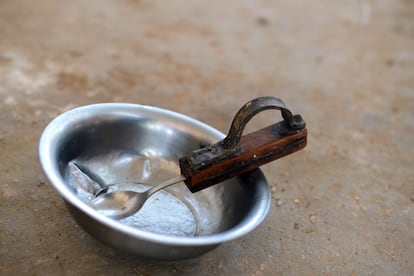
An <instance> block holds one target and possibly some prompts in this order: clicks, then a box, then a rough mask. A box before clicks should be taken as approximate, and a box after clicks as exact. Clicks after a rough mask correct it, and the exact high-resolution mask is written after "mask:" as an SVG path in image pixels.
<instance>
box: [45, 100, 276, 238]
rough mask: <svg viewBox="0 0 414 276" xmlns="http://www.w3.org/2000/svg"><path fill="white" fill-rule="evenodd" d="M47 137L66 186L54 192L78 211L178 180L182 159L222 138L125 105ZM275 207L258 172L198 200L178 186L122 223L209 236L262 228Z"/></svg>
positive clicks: (68, 117)
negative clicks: (112, 192)
mask: <svg viewBox="0 0 414 276" xmlns="http://www.w3.org/2000/svg"><path fill="white" fill-rule="evenodd" d="M44 135H49V136H54V137H53V141H54V142H53V143H50V152H49V155H50V156H51V157H50V159H51V160H50V162H51V163H52V164H55V165H56V166H55V167H56V171H55V172H53V173H54V174H56V175H57V178H58V179H61V181H60V182H61V184H62V185H57V184H54V185H55V187H56V188H57V189H58V190H59V192H60V193H61V194H62V195H63V197H64V198H65V199H66V200H68V201H69V202H70V204H72V205H74V206H75V207H79V208H84V205H85V204H86V205H87V202H88V200H90V198H91V197H92V194H93V192H95V191H96V190H97V189H99V188H101V187H103V186H105V185H108V184H113V183H123V184H120V185H119V186H118V187H119V189H126V190H137V191H142V190H145V189H147V188H148V187H150V186H152V185H155V184H157V183H161V182H163V181H165V180H168V179H170V178H172V177H175V176H178V175H179V174H180V168H179V165H178V159H179V158H180V157H182V156H184V155H186V154H188V153H189V152H191V151H192V150H194V149H197V148H200V147H202V146H204V145H206V144H209V143H214V142H216V141H218V140H219V139H221V138H222V137H223V135H222V134H221V133H219V132H218V131H216V130H214V129H212V128H210V127H208V126H206V125H205V124H202V123H200V122H198V121H195V120H192V119H191V118H188V117H185V116H183V115H180V114H177V113H174V112H170V111H166V110H163V109H157V108H149V107H143V106H137V105H123V104H118V105H114V104H113V105H102V104H101V105H99V106H94V108H89V109H88V108H83V109H82V108H81V109H77V110H73V111H71V112H69V113H68V114H65V115H64V116H63V117H62V116H60V118H58V119H57V121H54V122H52V123H51V124H50V125H49V127H48V129H47V130H46V131H45V134H44ZM52 167H53V166H52ZM47 170H48V169H47V168H45V171H46V173H47V174H49V176H50V175H51V174H53V173H51V172H49V173H48V172H47ZM49 170H50V168H49ZM49 178H52V179H53V177H49ZM51 182H52V183H53V182H54V181H53V180H52V181H51ZM55 182H56V181H55ZM57 182H59V181H57ZM136 182H138V183H141V184H134V183H136ZM73 195H75V197H73ZM269 201H270V199H269V191H268V187H267V183H266V181H265V179H264V177H263V175H262V174H261V172H260V171H258V170H256V171H253V172H251V173H247V174H244V175H243V176H240V177H236V178H233V179H231V180H228V181H225V182H223V183H220V184H217V185H215V186H213V187H210V188H207V189H204V190H202V191H199V192H197V193H191V192H190V191H189V190H188V189H187V187H186V186H185V184H184V183H180V184H176V185H173V186H171V187H169V188H167V189H166V190H165V191H160V192H158V193H156V194H155V195H153V196H152V197H151V198H150V199H149V200H148V202H147V203H146V204H145V205H144V207H143V209H141V211H140V212H138V213H137V214H135V215H133V216H131V217H129V218H126V219H123V220H120V221H119V222H116V223H122V224H124V225H127V226H129V227H131V228H135V229H139V230H142V231H147V232H151V233H156V234H159V235H166V236H176V237H197V236H209V235H215V234H217V233H222V232H226V231H232V229H243V228H246V227H248V226H249V225H251V224H256V223H258V222H259V221H260V220H262V219H263V218H264V216H265V215H266V213H267V209H268V202H269ZM266 208H267V209H266ZM93 215H94V216H95V215H96V216H99V215H100V214H98V213H96V214H93Z"/></svg>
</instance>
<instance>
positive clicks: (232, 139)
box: [222, 96, 305, 149]
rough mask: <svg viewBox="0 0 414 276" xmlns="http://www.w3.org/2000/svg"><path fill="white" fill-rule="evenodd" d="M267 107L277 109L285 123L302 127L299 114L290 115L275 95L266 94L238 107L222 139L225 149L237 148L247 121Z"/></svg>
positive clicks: (294, 126)
mask: <svg viewBox="0 0 414 276" xmlns="http://www.w3.org/2000/svg"><path fill="white" fill-rule="evenodd" d="M267 109H277V110H280V111H281V113H282V117H283V119H284V120H285V122H286V123H287V125H288V126H289V127H290V128H292V129H302V128H304V127H305V122H304V121H303V119H302V117H300V115H295V116H294V115H292V112H290V110H289V109H288V108H287V107H286V105H285V103H284V102H283V101H282V100H281V99H279V98H276V97H272V96H266V97H260V98H256V99H253V100H251V101H250V102H248V103H246V104H245V105H244V106H242V107H241V108H240V110H239V111H238V112H237V114H236V115H235V116H234V119H233V122H232V124H231V127H230V130H229V133H228V134H227V137H226V138H224V140H223V141H222V146H223V148H225V149H233V148H237V147H238V146H239V143H240V139H241V137H242V134H243V130H244V128H245V126H246V125H247V123H248V122H249V121H250V120H251V119H252V118H253V117H254V116H255V115H256V114H258V113H259V112H262V111H264V110H267Z"/></svg>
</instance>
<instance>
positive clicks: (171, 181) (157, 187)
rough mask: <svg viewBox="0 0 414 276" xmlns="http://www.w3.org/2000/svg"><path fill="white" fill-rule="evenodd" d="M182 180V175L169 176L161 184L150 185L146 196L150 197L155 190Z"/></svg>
mask: <svg viewBox="0 0 414 276" xmlns="http://www.w3.org/2000/svg"><path fill="white" fill-rule="evenodd" d="M184 180H185V177H184V176H182V175H180V176H177V177H175V178H171V179H170V180H167V181H165V182H163V183H161V184H158V185H155V186H154V187H152V188H151V189H149V190H148V192H147V197H150V196H151V195H152V194H153V193H155V192H157V191H159V190H161V189H164V188H166V187H168V186H171V185H174V184H177V183H180V182H182V181H184Z"/></svg>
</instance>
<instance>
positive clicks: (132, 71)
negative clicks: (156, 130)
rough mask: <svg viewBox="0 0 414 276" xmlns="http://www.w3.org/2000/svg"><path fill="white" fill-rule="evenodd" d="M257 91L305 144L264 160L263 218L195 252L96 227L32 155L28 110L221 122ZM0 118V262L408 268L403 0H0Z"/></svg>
mask: <svg viewBox="0 0 414 276" xmlns="http://www.w3.org/2000/svg"><path fill="white" fill-rule="evenodd" d="M267 94H271V95H275V96H279V97H281V98H282V99H284V100H285V102H286V103H287V105H288V106H289V107H291V108H292V110H293V111H294V112H297V113H300V114H302V115H303V117H304V118H305V120H306V121H307V124H308V130H309V144H308V146H307V148H306V149H305V150H303V151H301V152H299V153H297V154H294V155H291V156H289V157H286V158H283V159H281V160H279V161H277V162H274V163H271V164H268V165H266V166H264V167H263V171H264V172H265V174H266V176H267V178H268V181H269V185H270V186H271V191H272V197H273V204H272V207H271V211H270V213H269V215H268V217H267V218H266V220H265V221H264V223H263V224H261V225H260V227H259V228H257V229H256V230H255V231H253V232H252V233H251V234H249V235H247V236H245V237H243V238H240V239H238V240H236V241H233V242H229V243H226V244H223V245H222V246H220V247H218V248H217V249H215V250H214V251H212V252H210V253H208V254H206V255H204V256H202V257H200V258H197V259H193V260H189V261H184V262H174V263H162V262H154V261H150V260H144V259H141V258H139V257H136V256H132V255H129V254H126V253H122V252H119V251H115V250H113V249H111V248H108V247H106V246H105V245H103V244H101V243H100V242H98V241H96V240H95V239H93V238H92V237H91V236H89V235H88V234H86V233H85V232H84V231H83V230H82V229H81V228H80V227H79V226H78V225H77V224H76V223H75V222H74V220H73V219H72V218H71V216H70V215H69V213H68V212H67V211H66V209H65V206H64V205H63V202H62V200H61V199H60V197H59V196H58V194H57V192H55V190H54V189H53V188H52V186H51V185H50V184H49V183H48V181H47V180H46V178H45V176H44V175H43V173H42V171H41V168H40V165H39V162H38V158H37V144H38V139H39V136H40V134H41V132H42V131H43V129H44V127H45V126H46V125H47V123H48V122H49V121H50V120H52V119H53V118H54V117H55V116H57V115H58V114H59V113H61V112H63V111H65V110H68V109H70V108H73V107H76V106H81V105H86V104H90V103H97V102H113V101H117V102H118V101H122V102H132V103H140V104H147V105H153V106H159V107H163V108H168V109H172V110H175V111H178V112H180V113H184V114H186V115H189V116H191V117H194V118H196V119H199V120H201V121H204V122H206V123H208V124H210V125H211V126H213V127H215V128H217V129H219V130H221V131H223V132H226V131H227V129H228V127H229V124H230V121H231V119H232V117H233V115H234V113H235V112H236V111H237V109H238V108H239V107H240V106H241V105H243V104H244V103H245V102H247V101H248V100H250V99H251V98H254V97H257V96H260V95H267ZM275 114H276V115H277V116H280V115H279V114H277V113H265V114H263V116H260V118H259V119H254V120H253V121H252V122H251V123H250V124H249V125H248V130H247V131H249V130H254V129H257V128H260V127H264V126H266V125H268V124H271V123H273V122H274V121H275V116H274V115H275ZM261 115H262V114H261ZM277 120H279V117H278V118H277ZM0 122H1V126H0V148H1V151H0V156H1V163H0V218H1V219H0V274H2V275H21V274H23V273H24V274H33V275H92V273H94V274H98V275H105V274H106V275H114V274H118V275H119V274H137V275H152V274H157V275H167V274H176V275H182V274H185V275H191V274H198V275H275V274H283V275H392V274H396V275H413V274H414V168H413V164H414V4H413V1H412V0H394V1H389V0H371V1H370V0H348V1H343V0H342V1H339V0H336V1H322V0H314V1H304V0H302V1H300V0H293V1H292V0H277V1H276V0H275V1H266V0H263V1H146V0H145V1H144V0H142V1H134V0H121V1H97V0H93V1H92V0H90V1H79V0H76V1H52V0H49V1H48V0H41V1H17V0H13V1H0Z"/></svg>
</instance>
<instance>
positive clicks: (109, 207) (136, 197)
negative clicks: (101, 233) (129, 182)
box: [90, 176, 185, 219]
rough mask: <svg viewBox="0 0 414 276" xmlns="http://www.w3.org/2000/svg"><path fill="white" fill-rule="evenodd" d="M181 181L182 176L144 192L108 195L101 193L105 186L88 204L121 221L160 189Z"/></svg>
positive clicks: (116, 192) (120, 192)
mask: <svg viewBox="0 0 414 276" xmlns="http://www.w3.org/2000/svg"><path fill="white" fill-rule="evenodd" d="M183 180H185V178H184V177H183V176H178V177H176V178H173V179H170V180H168V181H166V182H163V183H161V184H159V185H156V186H154V187H153V188H151V189H148V190H146V191H144V192H135V191H113V192H109V193H102V191H104V190H107V188H108V186H107V187H104V188H103V189H101V190H100V191H98V192H97V197H95V198H94V199H92V200H91V201H90V204H91V206H92V207H93V208H94V209H95V210H97V211H98V212H99V213H101V214H103V215H105V216H107V217H110V218H113V219H123V218H126V217H129V216H131V215H133V214H135V213H136V212H138V211H139V210H140V209H141V208H142V207H143V206H144V204H145V202H146V201H147V199H148V198H149V197H150V196H152V195H153V194H154V193H156V192H158V191H159V190H161V189H164V188H167V187H168V186H171V185H174V184H177V183H179V182H182V181H183ZM136 184H143V183H136ZM110 186H116V184H112V185H110Z"/></svg>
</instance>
